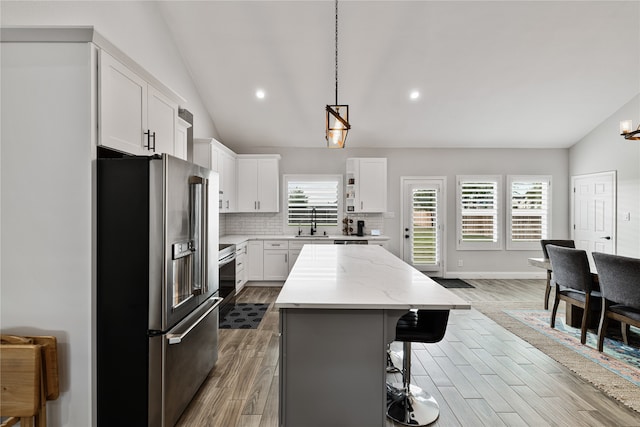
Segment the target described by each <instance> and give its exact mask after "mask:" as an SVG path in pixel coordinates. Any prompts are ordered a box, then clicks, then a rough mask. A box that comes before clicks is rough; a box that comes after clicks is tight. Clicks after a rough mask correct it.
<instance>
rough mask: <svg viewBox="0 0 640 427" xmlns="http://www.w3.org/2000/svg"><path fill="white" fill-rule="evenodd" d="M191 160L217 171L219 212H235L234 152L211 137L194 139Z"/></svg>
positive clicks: (235, 178)
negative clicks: (218, 179)
mask: <svg viewBox="0 0 640 427" xmlns="http://www.w3.org/2000/svg"><path fill="white" fill-rule="evenodd" d="M193 162H194V163H197V164H199V165H202V166H204V167H207V168H209V169H211V170H212V171H215V172H218V175H219V176H220V194H219V197H220V198H219V200H220V203H219V208H220V213H227V212H236V200H237V190H236V180H237V177H236V154H235V153H234V152H233V151H231V150H230V149H229V148H227V147H226V146H224V145H223V144H221V143H220V142H218V141H216V140H215V139H213V138H207V139H196V140H194V144H193Z"/></svg>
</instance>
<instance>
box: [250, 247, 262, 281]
mask: <svg viewBox="0 0 640 427" xmlns="http://www.w3.org/2000/svg"><path fill="white" fill-rule="evenodd" d="M263 252H264V245H263V242H262V240H250V241H249V242H247V267H246V268H247V279H248V280H264V260H263V259H264V254H263Z"/></svg>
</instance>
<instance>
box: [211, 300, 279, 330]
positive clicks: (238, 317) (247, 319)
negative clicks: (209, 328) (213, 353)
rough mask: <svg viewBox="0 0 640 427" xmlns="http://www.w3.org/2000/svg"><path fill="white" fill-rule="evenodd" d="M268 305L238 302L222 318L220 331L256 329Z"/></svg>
mask: <svg viewBox="0 0 640 427" xmlns="http://www.w3.org/2000/svg"><path fill="white" fill-rule="evenodd" d="M268 309H269V304H260V303H251V302H238V303H236V304H235V305H234V307H233V308H232V309H231V311H229V312H228V313H227V314H226V315H225V316H224V317H223V318H221V319H220V327H219V328H220V329H256V328H257V327H258V325H259V324H260V321H261V320H262V317H263V316H264V314H265V313H266V312H267V310H268Z"/></svg>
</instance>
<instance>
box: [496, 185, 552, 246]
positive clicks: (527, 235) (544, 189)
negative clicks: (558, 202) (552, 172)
mask: <svg viewBox="0 0 640 427" xmlns="http://www.w3.org/2000/svg"><path fill="white" fill-rule="evenodd" d="M507 181H508V187H507V188H508V191H509V202H508V220H507V249H522V250H536V249H539V248H540V240H541V239H547V238H549V236H550V235H551V233H550V230H551V223H550V219H551V216H550V211H551V177H550V176H508V177H507Z"/></svg>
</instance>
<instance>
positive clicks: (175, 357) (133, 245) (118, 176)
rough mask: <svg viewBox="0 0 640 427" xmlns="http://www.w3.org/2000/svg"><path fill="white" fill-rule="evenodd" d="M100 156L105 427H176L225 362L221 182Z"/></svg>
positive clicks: (212, 176)
mask: <svg viewBox="0 0 640 427" xmlns="http://www.w3.org/2000/svg"><path fill="white" fill-rule="evenodd" d="M98 156H99V158H98V164H97V186H98V191H97V212H98V215H97V242H98V245H97V258H98V264H97V283H98V285H97V296H96V305H97V311H96V313H97V314H96V330H97V352H96V354H97V422H98V425H99V426H114V425H121V424H122V422H123V419H124V420H126V421H124V422H125V424H127V425H132V426H133V425H135V426H154V427H156V426H161V427H169V426H173V425H175V423H176V422H177V420H178V418H179V417H180V415H181V414H182V412H183V411H184V409H185V407H186V406H187V405H188V404H189V402H190V401H191V399H192V397H193V395H194V394H195V393H196V391H197V390H198V388H199V387H200V385H201V384H202V382H203V381H204V380H205V379H206V377H207V375H208V373H209V372H210V371H211V369H212V368H213V366H214V365H215V362H216V360H217V357H218V322H219V320H218V306H219V304H220V302H221V300H222V298H220V297H219V295H218V286H219V284H218V283H219V281H218V268H217V265H216V264H215V261H214V262H213V263H209V262H208V260H209V258H210V257H213V259H214V260H215V257H216V252H217V249H218V203H217V200H218V198H217V195H218V185H219V181H218V174H217V173H215V172H212V171H210V170H209V169H206V168H203V167H200V166H197V165H194V164H192V163H188V162H186V161H184V160H181V159H178V158H176V157H172V156H169V155H166V154H163V155H162V156H159V155H155V156H151V157H144V156H123V155H120V156H118V155H117V154H116V153H114V152H111V151H105V150H102V149H101V150H100V151H99V153H98ZM123 417H124V418H123Z"/></svg>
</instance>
